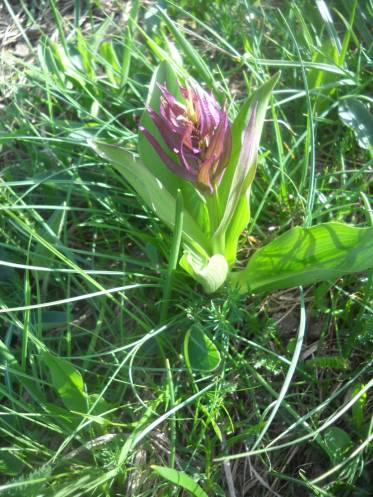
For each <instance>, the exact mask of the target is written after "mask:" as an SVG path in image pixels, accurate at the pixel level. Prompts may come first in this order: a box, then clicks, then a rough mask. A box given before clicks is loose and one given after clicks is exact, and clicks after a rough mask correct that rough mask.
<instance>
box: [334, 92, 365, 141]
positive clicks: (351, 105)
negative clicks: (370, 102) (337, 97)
mask: <svg viewBox="0 0 373 497" xmlns="http://www.w3.org/2000/svg"><path fill="white" fill-rule="evenodd" d="M338 111H339V117H340V118H341V120H342V121H343V122H344V124H345V125H346V126H349V127H350V128H351V129H352V131H353V132H354V133H355V136H356V139H357V141H358V143H359V145H360V147H362V148H366V149H370V150H373V115H372V114H371V113H370V112H369V110H368V109H367V108H366V106H365V105H364V104H362V103H361V102H360V101H359V100H358V99H357V98H346V99H344V100H343V101H342V102H341V104H340V105H339V108H338Z"/></svg>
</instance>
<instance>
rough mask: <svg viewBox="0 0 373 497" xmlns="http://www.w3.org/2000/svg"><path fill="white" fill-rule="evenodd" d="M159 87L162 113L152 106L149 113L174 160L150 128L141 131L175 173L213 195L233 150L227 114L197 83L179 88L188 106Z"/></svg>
mask: <svg viewBox="0 0 373 497" xmlns="http://www.w3.org/2000/svg"><path fill="white" fill-rule="evenodd" d="M159 88H160V90H161V93H162V95H161V99H160V111H159V114H158V113H157V112H156V111H155V110H154V109H152V108H150V107H149V108H148V109H147V110H148V112H149V114H150V117H151V119H152V121H153V122H154V124H155V126H156V127H157V129H158V130H159V132H160V134H161V136H162V138H163V140H164V142H165V144H166V145H167V147H168V148H169V149H170V150H171V151H172V152H173V153H174V154H176V157H175V156H174V158H171V157H170V155H169V154H168V153H166V152H165V150H164V149H163V148H162V146H161V144H160V143H159V142H158V140H157V139H156V138H155V137H154V136H153V135H152V134H151V133H150V132H149V131H148V130H147V129H145V128H144V127H140V131H141V132H142V133H144V135H145V136H146V138H147V140H148V141H149V143H150V144H151V145H152V146H153V148H154V150H155V151H156V152H157V154H158V155H159V156H160V158H161V159H162V160H163V162H164V163H165V165H166V166H167V167H168V168H169V169H170V170H171V171H172V172H173V173H175V174H176V175H178V176H180V177H182V178H183V179H186V180H189V181H192V182H193V183H194V184H195V185H196V186H197V188H199V189H200V190H201V191H202V192H206V191H207V192H210V193H213V192H214V190H215V188H216V187H217V186H218V185H219V182H220V180H221V178H222V176H223V173H224V170H225V168H226V166H227V164H228V161H229V159H230V155H231V150H232V135H231V128H230V123H229V120H228V116H227V113H226V112H225V110H223V109H221V108H220V107H219V105H218V103H217V101H216V99H215V98H214V96H213V95H212V94H211V93H207V92H206V91H205V90H204V89H203V88H201V87H200V86H199V85H197V84H194V85H193V86H191V87H190V88H185V87H183V86H180V92H181V94H182V95H183V97H184V98H185V103H181V102H179V101H178V100H176V98H175V97H174V96H173V95H172V94H171V93H170V92H169V91H168V90H167V88H166V86H165V85H159Z"/></svg>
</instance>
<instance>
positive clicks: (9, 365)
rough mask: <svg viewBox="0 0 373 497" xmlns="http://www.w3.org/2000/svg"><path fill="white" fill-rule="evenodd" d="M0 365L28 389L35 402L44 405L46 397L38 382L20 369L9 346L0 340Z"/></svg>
mask: <svg viewBox="0 0 373 497" xmlns="http://www.w3.org/2000/svg"><path fill="white" fill-rule="evenodd" d="M0 365H1V366H2V367H3V368H4V370H5V372H6V373H7V374H8V375H9V376H10V378H12V376H14V377H15V378H17V381H18V382H19V383H20V384H21V385H22V386H23V387H24V388H25V389H26V390H27V391H28V393H29V394H30V396H31V397H32V398H33V400H34V401H35V402H37V403H38V404H39V405H41V406H45V403H46V399H45V397H44V394H43V393H42V391H41V390H40V388H39V386H38V383H37V382H36V381H35V379H34V378H33V377H31V376H29V375H27V374H26V373H25V372H24V371H22V368H21V366H20V365H19V364H18V362H17V359H16V358H15V357H14V355H13V354H12V353H11V352H10V350H9V348H8V347H7V346H6V345H5V343H4V342H2V341H1V340H0Z"/></svg>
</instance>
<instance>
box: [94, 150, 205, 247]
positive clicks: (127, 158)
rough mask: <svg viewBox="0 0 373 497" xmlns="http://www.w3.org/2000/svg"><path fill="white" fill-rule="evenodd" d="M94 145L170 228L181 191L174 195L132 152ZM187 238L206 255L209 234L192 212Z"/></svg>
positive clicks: (185, 230) (185, 228) (185, 229)
mask: <svg viewBox="0 0 373 497" xmlns="http://www.w3.org/2000/svg"><path fill="white" fill-rule="evenodd" d="M90 144H91V146H92V147H93V148H94V150H95V151H96V152H97V153H98V154H99V155H100V156H101V157H103V158H105V159H106V160H108V161H110V162H111V163H112V164H113V165H114V167H115V168H116V169H117V170H118V171H119V172H120V173H121V174H122V175H123V176H124V177H125V179H126V180H127V181H128V182H129V183H130V185H131V186H132V187H133V188H134V189H135V190H136V192H137V193H138V194H139V195H140V197H141V198H142V199H143V201H144V202H145V203H146V204H147V205H148V206H149V207H151V208H152V209H154V211H155V212H156V214H157V215H158V216H159V217H160V219H161V220H162V221H163V222H164V223H166V224H167V225H168V226H169V227H173V226H174V223H175V209H176V195H177V191H176V192H175V196H173V195H172V194H171V193H170V192H169V190H168V189H167V188H165V186H164V185H163V183H162V182H161V181H160V179H159V178H158V177H157V176H156V175H155V174H153V173H152V172H151V171H149V170H148V169H147V168H146V167H145V166H144V164H143V163H142V162H141V160H139V159H136V158H135V156H134V155H133V154H131V152H128V151H126V150H124V149H122V148H120V147H117V146H115V145H108V144H104V143H98V142H93V141H91V142H90ZM183 237H184V241H185V242H186V243H187V244H188V245H190V246H191V247H194V248H195V249H196V250H197V252H200V253H202V254H206V251H207V249H208V241H207V239H206V236H205V234H204V233H203V231H202V230H201V228H200V227H199V226H198V224H197V223H196V222H195V221H194V219H193V217H192V216H191V215H190V214H189V213H188V212H184V219H183Z"/></svg>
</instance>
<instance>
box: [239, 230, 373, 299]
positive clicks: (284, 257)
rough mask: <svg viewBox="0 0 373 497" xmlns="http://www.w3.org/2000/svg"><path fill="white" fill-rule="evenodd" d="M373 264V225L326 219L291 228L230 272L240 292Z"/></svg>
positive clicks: (339, 273) (295, 283) (301, 282)
mask: <svg viewBox="0 0 373 497" xmlns="http://www.w3.org/2000/svg"><path fill="white" fill-rule="evenodd" d="M370 267H373V228H357V227H354V226H350V225H347V224H343V223H334V222H331V223H325V224H320V225H318V226H313V227H311V228H302V227H300V226H298V227H296V228H293V229H291V230H289V231H288V232H286V233H284V234H283V235H281V236H279V237H278V238H277V239H275V240H274V241H273V242H271V243H269V244H268V245H265V246H264V247H263V248H261V249H259V250H257V251H256V252H255V254H254V255H253V256H252V257H251V258H250V260H249V262H248V265H247V267H246V268H245V269H244V270H242V271H239V272H235V273H232V274H231V278H230V282H231V284H232V285H233V286H237V287H238V289H239V291H240V292H241V293H245V292H261V291H271V290H275V289H280V288H291V287H294V286H299V285H309V284H311V283H316V282H318V281H326V280H330V279H335V278H339V277H340V276H343V275H344V274H347V273H355V272H360V271H365V270H366V269H368V268H370Z"/></svg>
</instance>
